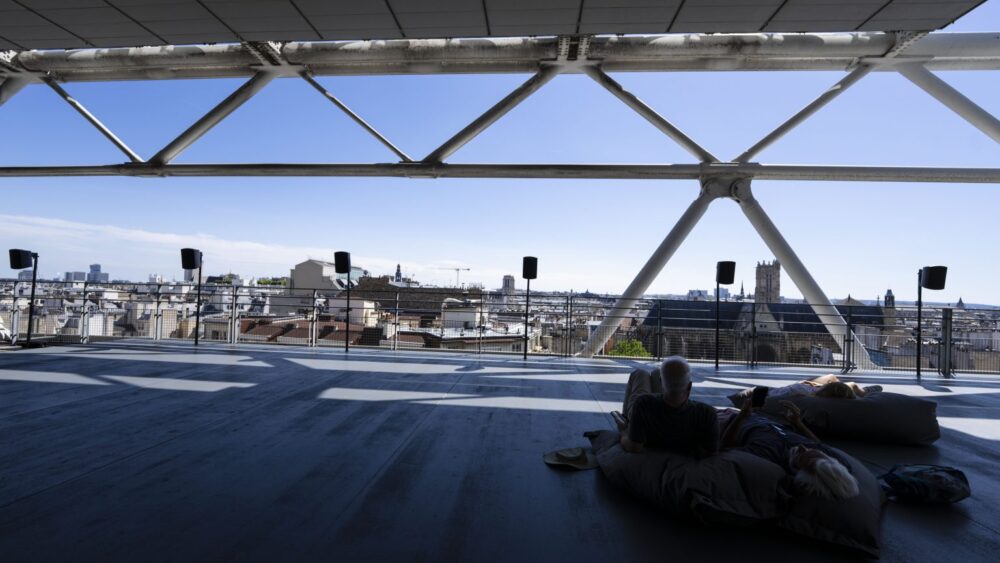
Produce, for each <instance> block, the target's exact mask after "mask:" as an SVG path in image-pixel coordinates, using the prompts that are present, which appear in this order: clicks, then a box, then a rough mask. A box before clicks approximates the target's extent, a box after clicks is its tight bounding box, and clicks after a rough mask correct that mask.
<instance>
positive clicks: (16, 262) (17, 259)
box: [10, 248, 34, 270]
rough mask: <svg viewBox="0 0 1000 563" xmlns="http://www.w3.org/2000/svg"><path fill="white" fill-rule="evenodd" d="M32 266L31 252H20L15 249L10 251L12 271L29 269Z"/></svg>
mask: <svg viewBox="0 0 1000 563" xmlns="http://www.w3.org/2000/svg"><path fill="white" fill-rule="evenodd" d="M33 265H34V264H33V263H32V261H31V251H30V250H20V249H17V248H11V249H10V267H11V269H14V270H23V269H25V268H30V267H32V266H33Z"/></svg>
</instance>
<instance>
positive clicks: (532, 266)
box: [521, 256, 538, 280]
mask: <svg viewBox="0 0 1000 563" xmlns="http://www.w3.org/2000/svg"><path fill="white" fill-rule="evenodd" d="M521 277H522V278H524V279H526V280H533V279H535V278H537V277H538V258H535V257H534V256H525V257H524V263H523V264H522V265H521Z"/></svg>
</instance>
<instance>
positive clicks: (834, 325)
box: [732, 180, 870, 366]
mask: <svg viewBox="0 0 1000 563" xmlns="http://www.w3.org/2000/svg"><path fill="white" fill-rule="evenodd" d="M732 197H733V198H734V199H735V200H736V201H737V203H739V204H740V209H741V210H742V211H743V214H744V215H746V217H747V219H748V220H749V221H750V224H751V225H753V228H754V230H756V231H757V234H759V235H760V238H762V239H764V244H766V245H767V247H768V248H769V249H770V250H771V252H772V253H773V254H774V256H775V258H777V259H778V261H779V262H780V263H781V265H782V266H783V267H784V268H785V271H787V272H788V277H790V278H792V282H793V283H795V286H796V287H798V288H799V291H801V292H802V296H803V297H805V299H806V302H808V303H809V305H810V306H811V307H812V309H813V311H814V312H815V313H816V315H817V316H818V317H819V320H820V322H822V323H823V325H824V326H826V328H827V330H828V331H829V332H830V334H831V335H833V337H834V338H835V339H837V342H838V343H839V344H840V345H841V346H843V345H844V343H845V342H846V338H847V321H845V320H844V317H842V316H841V315H840V311H838V310H837V308H836V307H834V306H833V303H831V302H830V299H829V298H828V297H827V296H826V294H825V293H823V290H822V289H821V288H820V287H819V284H818V283H816V280H815V279H813V277H812V274H810V273H809V270H807V269H806V266H805V264H803V263H802V261H801V260H799V257H798V256H797V255H796V254H795V251H794V250H792V247H791V246H790V245H789V244H788V241H786V240H785V237H784V236H782V234H781V231H779V230H778V227H776V226H775V224H774V222H772V221H771V218H770V217H768V216H767V213H765V212H764V209H763V208H762V207H761V206H760V203H758V202H757V200H756V199H755V198H754V197H753V193H752V192H751V191H750V180H738V181H737V182H736V183H735V184H734V186H733V190H732ZM851 349H852V350H853V354H852V357H851V361H853V362H854V364H855V365H858V366H867V365H868V364H869V361H870V360H869V357H868V352H867V351H866V350H865V347H864V345H863V344H862V343H861V342H860V340H858V339H857V337H854V345H853V346H851Z"/></svg>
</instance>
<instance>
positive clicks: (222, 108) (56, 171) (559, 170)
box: [0, 32, 1000, 359]
mask: <svg viewBox="0 0 1000 563" xmlns="http://www.w3.org/2000/svg"><path fill="white" fill-rule="evenodd" d="M690 70H701V71H735V70H741V71H748V70H752V71H801V70H841V71H845V72H847V74H846V75H845V76H844V77H843V78H842V79H841V80H839V81H838V82H837V83H836V84H834V85H833V86H831V87H830V88H829V89H827V90H826V91H824V92H823V93H821V94H820V95H819V96H818V97H817V98H816V99H815V100H813V101H812V102H811V103H809V104H808V105H806V106H805V107H804V108H802V109H801V110H800V111H799V112H797V113H795V114H794V115H792V116H791V117H789V118H788V119H787V120H786V121H785V122H783V123H782V124H780V125H779V126H778V127H777V128H775V129H774V130H773V131H772V132H770V133H768V134H767V135H765V136H764V137H763V138H762V139H760V141H758V142H757V143H755V144H754V145H753V146H751V147H750V148H748V149H747V150H746V151H744V152H743V153H741V154H740V155H739V156H737V157H736V158H734V159H732V160H730V161H723V160H721V159H720V158H718V157H716V156H715V155H713V154H712V153H710V152H709V151H708V150H706V149H705V148H704V147H702V146H701V145H699V144H698V143H697V142H695V141H694V140H693V139H692V138H690V137H689V136H687V135H686V134H685V133H684V132H683V131H681V130H680V129H678V128H677V127H676V126H675V125H673V124H672V123H671V122H670V121H669V120H668V119H666V118H665V117H664V116H662V115H660V114H659V113H657V112H656V111H655V110H654V109H653V108H651V107H649V106H648V105H646V104H645V103H644V102H642V100H640V99H639V98H638V97H636V96H635V95H634V94H632V93H630V92H628V91H627V90H625V89H624V88H623V87H622V86H621V85H620V84H619V83H618V82H616V81H615V80H614V79H613V78H611V77H610V76H609V75H608V73H609V72H670V71H690ZM947 70H977V71H996V70H1000V34H995V33H971V34H947V33H935V34H926V33H909V32H907V33H840V34H736V35H701V34H690V35H668V36H652V37H591V36H565V37H558V38H530V39H529V38H515V39H472V40H443V39H442V40H398V41H349V42H290V43H283V44H279V43H263V42H261V43H256V42H255V43H242V44H229V45H210V46H181V47H179V46H168V47H142V48H129V49H86V50H76V51H26V52H6V53H0V78H2V79H3V81H2V82H0V106H2V105H3V104H4V103H5V102H7V101H8V100H10V99H11V98H12V97H13V96H15V95H16V94H17V93H18V92H19V91H21V90H22V89H23V88H24V87H25V86H27V85H30V84H35V83H37V84H44V85H47V86H48V87H49V88H51V89H52V90H54V91H55V92H56V93H57V94H58V95H59V96H60V97H62V98H63V99H64V100H65V101H66V102H67V103H69V104H70V105H71V106H72V107H73V108H74V109H75V110H76V111H77V112H78V113H79V114H80V115H81V116H83V117H84V118H85V119H86V120H87V121H88V122H89V123H90V124H91V125H93V126H94V127H95V128H97V129H98V130H99V131H100V132H101V134H103V135H104V136H105V137H106V138H107V139H108V140H109V141H110V142H111V143H113V144H114V145H115V146H116V147H117V148H118V149H119V150H120V151H121V152H122V153H124V154H125V156H126V157H128V162H125V163H122V164H109V165H97V166H44V167H38V166H35V167H16V166H15V167H0V177H24V176H114V175H118V176H151V177H157V176H159V177H168V176H383V177H418V178H444V177H452V178H566V179H573V178H605V179H660V180H664V179H694V180H698V181H699V182H700V183H701V186H702V190H701V194H700V195H699V197H698V198H697V199H696V200H695V201H694V202H693V203H692V204H691V206H690V207H689V208H688V210H687V211H686V212H685V213H684V214H683V215H682V216H681V219H680V220H679V221H678V223H677V224H676V225H675V226H674V228H673V229H672V230H671V231H670V233H669V234H668V235H667V237H666V238H665V239H664V241H663V243H662V244H661V245H660V246H659V248H657V250H656V251H655V252H654V254H653V256H652V257H651V258H650V259H649V261H648V262H647V263H646V265H645V266H644V267H643V268H642V270H641V271H640V272H639V274H638V275H637V276H636V278H635V279H634V280H633V281H632V283H631V284H630V285H629V286H628V288H627V289H626V290H625V291H624V292H623V294H622V297H621V299H620V300H619V301H618V302H617V303H616V304H615V306H614V312H613V313H612V314H609V315H608V316H607V317H606V318H605V320H604V321H603V322H602V324H601V326H600V327H599V328H598V330H596V331H595V332H594V334H593V335H592V336H591V338H590V339H589V341H588V342H587V344H586V345H585V348H584V354H585V355H590V354H593V353H595V352H596V351H598V350H600V349H602V348H603V346H604V344H605V343H606V342H607V340H608V338H610V336H611V335H612V334H613V333H614V331H615V330H616V328H617V326H618V323H619V321H620V319H621V316H622V315H621V313H624V312H626V311H628V310H629V309H630V308H631V307H632V306H633V305H634V304H635V302H636V301H637V300H638V299H639V298H640V297H641V296H642V294H643V293H645V291H646V290H647V289H648V288H649V285H650V284H651V283H652V281H653V279H655V277H656V276H657V275H658V274H659V272H660V271H661V270H662V269H663V267H664V266H665V265H666V263H667V262H668V261H669V259H670V257H671V256H672V255H673V253H674V252H675V251H676V249H677V248H678V247H679V246H680V244H681V243H682V242H683V240H684V238H685V237H686V236H687V234H688V233H689V232H690V231H691V229H692V228H693V227H694V225H695V224H697V222H698V220H699V219H700V218H701V216H702V215H703V214H704V212H705V210H706V209H707V208H708V205H709V203H710V202H711V201H713V200H714V199H717V198H719V197H728V198H731V199H734V200H735V201H737V202H738V203H739V204H740V207H741V209H742V210H743V212H744V214H745V215H746V216H747V219H748V220H749V221H750V222H751V224H752V225H753V226H754V228H755V229H756V230H757V232H758V233H759V234H760V235H761V237H762V238H763V239H764V241H765V242H766V243H767V245H768V247H769V248H770V249H771V251H772V252H773V253H774V254H775V256H776V257H777V258H778V259H779V260H780V261H781V263H782V264H784V265H785V267H786V269H787V271H788V273H789V276H790V277H791V278H792V280H793V281H794V282H795V284H796V285H797V286H798V288H799V290H800V291H801V292H802V294H803V296H805V297H806V299H807V301H809V302H810V303H811V304H812V306H813V309H814V310H815V312H816V313H817V315H819V316H820V318H821V319H824V322H825V324H827V326H828V327H829V329H830V331H831V333H832V334H833V335H834V336H839V337H841V338H842V339H841V342H846V340H845V339H846V338H847V337H848V335H847V329H846V323H845V322H844V320H843V319H842V318H841V317H840V315H839V313H838V312H837V310H836V309H835V308H834V307H833V305H832V304H831V303H830V301H829V299H828V298H827V297H826V295H825V294H823V291H822V290H821V289H820V287H819V284H817V283H816V281H815V280H814V279H813V278H812V276H811V275H810V274H809V272H808V270H807V269H806V267H805V265H804V264H803V263H802V262H801V260H799V259H798V257H797V256H796V255H795V253H794V252H793V251H792V249H791V247H790V246H789V245H788V243H787V242H786V241H785V239H784V238H783V237H782V235H781V233H780V231H779V230H778V228H777V227H776V226H775V225H774V223H772V222H771V220H770V218H768V216H767V214H766V213H765V212H764V210H763V209H762V208H761V207H760V205H759V204H758V203H757V202H756V200H755V199H754V198H753V196H752V194H751V193H750V185H751V182H752V180H754V179H760V180H798V181H809V180H819V181H868V182H871V181H884V182H954V183H1000V168H948V167H942V168H930V167H878V166H813V165H773V164H761V163H757V162H752V161H751V159H753V158H754V157H755V156H756V155H758V154H759V153H760V152H761V151H763V150H764V149H765V148H767V147H768V146H770V145H771V144H772V143H774V142H775V141H777V140H778V139H780V138H781V137H782V136H784V135H785V134H787V133H788V132H789V131H791V130H792V129H793V128H795V127H796V126H798V125H799V124H801V123H803V122H804V121H806V120H807V119H808V118H809V117H810V116H812V115H813V114H815V113H816V112H817V111H819V110H820V109H821V108H823V107H824V106H825V105H826V104H828V103H829V102H831V101H832V100H834V99H835V98H836V97H837V96H839V95H840V94H842V93H843V92H845V91H846V90H847V89H849V88H850V87H851V86H853V85H854V84H856V83H858V82H859V81H861V80H862V79H863V78H864V77H865V76H867V75H869V74H870V73H872V72H898V73H900V74H901V75H902V76H904V77H906V78H907V79H908V80H910V81H911V82H913V83H914V84H916V85H917V86H919V87H920V88H922V89H923V90H925V91H926V92H927V93H929V94H930V95H931V96H933V97H934V98H935V99H937V100H938V101H939V102H941V103H942V104H943V105H945V106H946V107H948V108H949V109H951V110H952V111H953V112H954V113H956V114H957V115H959V116H960V117H962V118H963V119H965V120H966V121H968V122H969V123H970V124H972V125H973V126H975V127H977V128H978V129H979V130H981V131H982V132H983V133H985V134H986V135H988V136H989V137H990V138H992V139H993V140H994V141H996V142H1000V120H998V119H997V118H996V117H994V116H993V115H991V114H990V113H989V112H987V111H986V110H984V109H983V108H981V107H979V106H977V105H976V104H975V103H974V102H972V101H971V100H969V99H968V98H966V97H965V96H963V95H962V94H961V93H959V92H958V91H956V90H955V89H954V88H952V87H951V86H949V85H948V84H947V83H946V82H944V81H943V80H942V79H941V78H939V77H938V76H937V75H936V74H935V73H934V72H933V71H947ZM435 73H450V74H462V73H466V74H469V73H478V74H482V73H532V75H531V77H530V78H529V79H528V80H527V81H526V82H524V83H523V84H522V85H520V86H519V87H517V88H516V89H515V90H514V91H512V92H511V93H510V94H508V95H507V96H506V97H504V98H503V99H502V100H500V101H499V102H497V103H496V104H495V105H494V106H493V107H491V108H489V109H488V110H486V111H485V112H484V113H483V114H482V115H480V116H479V117H478V118H476V119H475V120H473V121H472V122H471V123H469V124H468V125H467V126H466V127H465V128H463V129H462V130H461V131H459V132H457V133H456V134H455V135H454V136H452V137H451V138H450V139H448V140H447V141H445V142H444V143H443V144H442V145H441V146H439V147H438V148H436V149H434V150H433V151H431V152H430V153H429V154H427V155H426V156H425V157H423V158H420V159H414V158H411V157H410V156H408V155H407V154H406V153H405V152H404V151H403V150H401V149H400V148H399V147H397V146H396V145H394V144H393V143H392V142H391V141H389V140H388V139H387V138H386V137H385V136H384V135H382V134H381V133H380V132H379V131H377V130H376V129H375V128H374V127H372V126H371V125H370V124H369V123H368V122H366V121H365V120H364V119H363V118H362V117H360V116H359V115H358V114H356V113H355V112H353V111H352V110H351V109H350V108H349V107H347V105H346V104H344V103H343V102H342V101H341V100H340V99H338V98H337V97H336V96H335V95H334V94H332V93H330V92H329V91H328V90H327V89H326V88H324V87H323V86H322V85H321V84H320V83H319V82H317V81H316V80H315V78H314V77H315V76H335V75H362V74H364V75H378V74H435ZM562 73H583V74H585V75H587V76H588V77H590V78H591V79H593V80H594V81H595V82H597V83H598V84H599V85H601V86H602V87H604V88H605V89H607V90H608V91H609V92H610V93H611V94H613V95H614V96H615V97H617V98H618V99H619V100H620V101H622V102H623V103H624V104H626V105H627V106H629V107H630V108H631V109H632V110H634V111H635V112H636V113H638V114H639V115H640V116H642V117H643V118H644V119H646V120H647V121H648V122H649V123H650V124H652V125H653V126H654V127H656V128H657V129H658V130H660V131H661V132H662V133H664V134H665V135H666V136H668V137H669V138H671V139H673V140H674V141H675V142H676V143H677V144H678V145H680V146H681V147H682V148H684V149H685V150H686V151H688V152H689V153H690V154H691V155H692V156H694V157H695V158H696V159H697V162H696V163H690V164H651V165H631V164H621V165H598V164H448V163H446V162H445V160H446V159H447V158H448V157H449V156H451V155H452V154H454V153H455V151H457V150H459V149H460V148H461V147H462V146H464V145H465V144H466V143H468V142H469V141H471V140H472V139H474V138H475V137H476V136H477V135H479V134H480V133H482V132H483V131H485V130H486V129H487V128H488V127H490V126H491V125H492V124H493V123H495V122H496V121H497V120H499V119H500V118H502V117H503V116H504V115H505V114H506V113H508V112H509V111H510V110H512V109H513V108H514V107H516V106H517V105H518V104H520V103H521V102H523V101H524V100H525V99H527V98H528V97H530V96H531V95H532V94H534V93H535V92H537V91H538V90H539V89H540V88H542V87H543V86H544V85H545V84H547V83H548V82H549V81H551V80H552V79H553V78H555V77H556V76H558V75H559V74H562ZM240 76H243V77H248V79H247V81H246V82H245V83H244V84H243V85H242V86H240V87H239V88H238V89H237V90H236V91H234V92H233V93H232V94H231V95H229V96H228V97H227V98H226V99H224V100H223V101H222V102H220V103H219V104H218V105H216V106H215V107H214V108H213V109H212V110H210V111H209V112H208V113H206V114H205V115H204V116H203V117H202V118H201V119H199V120H198V121H196V122H195V123H194V124H193V125H191V126H190V127H189V128H188V129H186V130H185V131H184V132H183V133H181V134H180V135H179V136H178V137H177V138H176V139H174V140H173V141H171V142H170V143H168V144H167V145H166V146H164V147H163V148H162V149H161V150H159V151H158V152H157V153H156V154H155V155H153V156H152V157H150V158H149V159H146V160H144V159H142V158H141V157H140V156H139V155H137V154H136V153H135V152H134V151H132V150H131V149H130V148H129V147H128V146H127V145H126V144H125V143H124V142H123V141H122V140H121V139H120V138H118V137H117V136H116V135H115V134H114V133H113V132H111V131H110V130H109V129H108V128H107V127H106V126H105V125H104V124H103V123H101V121H100V120H99V119H98V118H97V117H96V116H94V115H93V114H92V113H91V112H89V111H88V110H87V109H86V108H85V107H84V106H83V105H82V104H80V103H79V101H77V100H76V99H74V98H73V97H72V96H71V95H70V94H69V93H68V92H67V91H66V90H65V89H64V88H63V86H62V85H61V84H62V83H72V82H88V81H111V80H161V79H180V78H222V77H240ZM276 78H297V79H301V80H305V81H306V82H308V83H309V84H310V85H311V86H312V87H313V88H314V89H316V90H317V91H318V92H319V93H320V94H321V95H323V96H324V97H326V98H327V99H328V100H329V101H330V102H331V103H333V105H334V106H335V107H337V108H338V109H340V110H341V111H343V112H344V113H345V114H346V115H347V116H348V117H350V118H351V119H352V120H353V121H354V122H355V123H357V124H358V125H359V126H360V127H362V128H363V129H364V130H365V131H367V132H368V133H369V134H371V135H372V136H374V137H375V138H376V139H377V140H378V141H379V142H380V143H382V145H384V146H385V147H386V148H387V149H388V150H390V151H391V152H392V153H393V154H394V155H395V156H396V157H397V158H398V159H399V161H398V162H393V163H360V164H281V163H251V164H194V165H178V164H171V161H173V160H174V159H175V158H176V157H177V156H178V155H180V154H181V153H182V152H183V151H184V150H185V149H187V148H188V147H190V146H191V145H192V144H193V143H195V142H196V141H197V140H198V139H199V138H201V137H202V136H203V135H204V134H205V133H207V132H208V131H209V130H211V129H212V128H213V127H215V126H216V125H218V124H219V123H220V122H221V121H222V120H224V119H225V118H226V117H228V116H229V115H230V114H232V113H233V112H234V111H235V110H236V109H238V108H239V107H240V106H241V105H242V104H244V103H246V102H247V101H248V100H250V99H251V98H252V97H253V96H254V95H256V94H257V93H258V92H260V91H261V90H262V89H263V88H264V87H266V86H267V85H268V84H269V83H270V82H271V81H272V80H274V79H276ZM615 312H617V314H616V313H615ZM853 349H854V350H855V356H856V358H855V359H860V357H859V356H858V354H866V353H865V351H864V347H863V346H860V345H857V346H854V347H853Z"/></svg>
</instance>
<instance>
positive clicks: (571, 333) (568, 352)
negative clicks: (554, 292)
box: [566, 292, 576, 358]
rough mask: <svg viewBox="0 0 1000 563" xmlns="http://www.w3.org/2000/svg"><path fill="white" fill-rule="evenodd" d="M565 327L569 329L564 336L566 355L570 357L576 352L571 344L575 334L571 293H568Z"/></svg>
mask: <svg viewBox="0 0 1000 563" xmlns="http://www.w3.org/2000/svg"><path fill="white" fill-rule="evenodd" d="M566 327H567V328H568V329H569V332H568V337H567V338H566V357H567V358H568V357H570V356H572V355H573V354H575V353H576V350H575V348H576V346H574V345H573V343H574V339H575V338H576V335H575V334H574V333H575V331H574V330H573V293H572V292H570V294H569V316H568V317H567V319H566Z"/></svg>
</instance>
